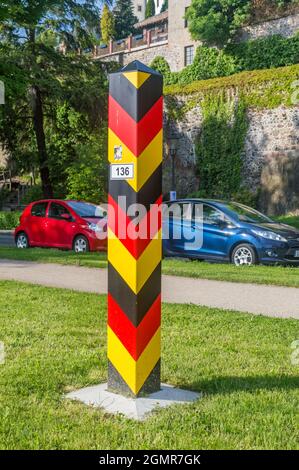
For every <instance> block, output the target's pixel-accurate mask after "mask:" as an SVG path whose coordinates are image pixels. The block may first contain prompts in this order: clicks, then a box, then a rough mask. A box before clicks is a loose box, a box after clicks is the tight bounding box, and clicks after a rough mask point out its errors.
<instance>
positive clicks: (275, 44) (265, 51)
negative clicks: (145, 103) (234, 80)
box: [164, 34, 299, 85]
mask: <svg viewBox="0 0 299 470" xmlns="http://www.w3.org/2000/svg"><path fill="white" fill-rule="evenodd" d="M297 63H299V34H297V35H296V36H294V37H292V38H283V37H282V36H279V35H275V36H269V37H267V38H262V39H256V40H251V41H247V42H243V43H239V44H232V45H229V46H227V47H226V48H224V49H221V50H219V49H216V48H212V47H206V46H200V47H198V48H197V51H196V55H195V59H194V62H193V64H192V65H190V66H188V67H186V68H185V69H183V70H182V71H181V72H177V73H167V74H165V76H164V77H165V83H166V85H170V84H175V83H178V84H187V83H191V82H193V81H195V80H206V79H209V78H216V77H225V76H228V75H233V74H235V73H238V72H241V71H243V70H258V69H260V70H262V69H269V68H274V67H282V66H287V65H292V64H297Z"/></svg>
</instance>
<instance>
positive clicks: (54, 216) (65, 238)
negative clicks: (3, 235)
mask: <svg viewBox="0 0 299 470" xmlns="http://www.w3.org/2000/svg"><path fill="white" fill-rule="evenodd" d="M106 235H107V219H106V217H105V215H104V210H103V209H102V208H101V207H100V206H96V205H94V204H89V203H86V202H80V201H61V200H56V199H51V200H43V201H38V202H33V203H31V204H29V206H27V207H26V209H25V210H24V212H23V214H22V216H21V218H20V225H19V226H18V227H17V228H16V230H15V242H16V246H17V247H18V248H29V247H38V246H39V247H47V248H64V249H68V250H74V251H75V252H76V253H83V252H87V251H105V250H106V249H107V236H106Z"/></svg>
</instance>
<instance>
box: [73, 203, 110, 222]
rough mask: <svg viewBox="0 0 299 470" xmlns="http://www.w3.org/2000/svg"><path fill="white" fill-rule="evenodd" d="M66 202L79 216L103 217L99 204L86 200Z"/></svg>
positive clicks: (88, 217) (89, 217)
mask: <svg viewBox="0 0 299 470" xmlns="http://www.w3.org/2000/svg"><path fill="white" fill-rule="evenodd" d="M67 204H68V205H69V206H70V207H71V208H72V209H73V210H74V211H75V212H76V214H78V215H79V216H80V217H83V218H87V219H99V218H103V217H104V210H103V208H102V207H101V206H96V205H95V204H89V203H87V202H76V201H67Z"/></svg>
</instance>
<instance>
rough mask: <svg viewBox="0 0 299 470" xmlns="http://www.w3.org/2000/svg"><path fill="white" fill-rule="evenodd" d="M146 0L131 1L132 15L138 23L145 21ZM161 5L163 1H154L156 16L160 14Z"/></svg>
mask: <svg viewBox="0 0 299 470" xmlns="http://www.w3.org/2000/svg"><path fill="white" fill-rule="evenodd" d="M146 4H147V0H133V6H134V14H135V16H136V17H137V18H138V20H139V21H143V20H144V19H145V10H146ZM162 5H163V0H155V6H156V14H157V15H158V14H159V13H161V8H162Z"/></svg>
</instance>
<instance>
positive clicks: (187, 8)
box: [184, 7, 189, 28]
mask: <svg viewBox="0 0 299 470" xmlns="http://www.w3.org/2000/svg"><path fill="white" fill-rule="evenodd" d="M188 10H189V7H186V8H185V19H184V21H185V28H188V20H187V18H186V15H187V11H188Z"/></svg>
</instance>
